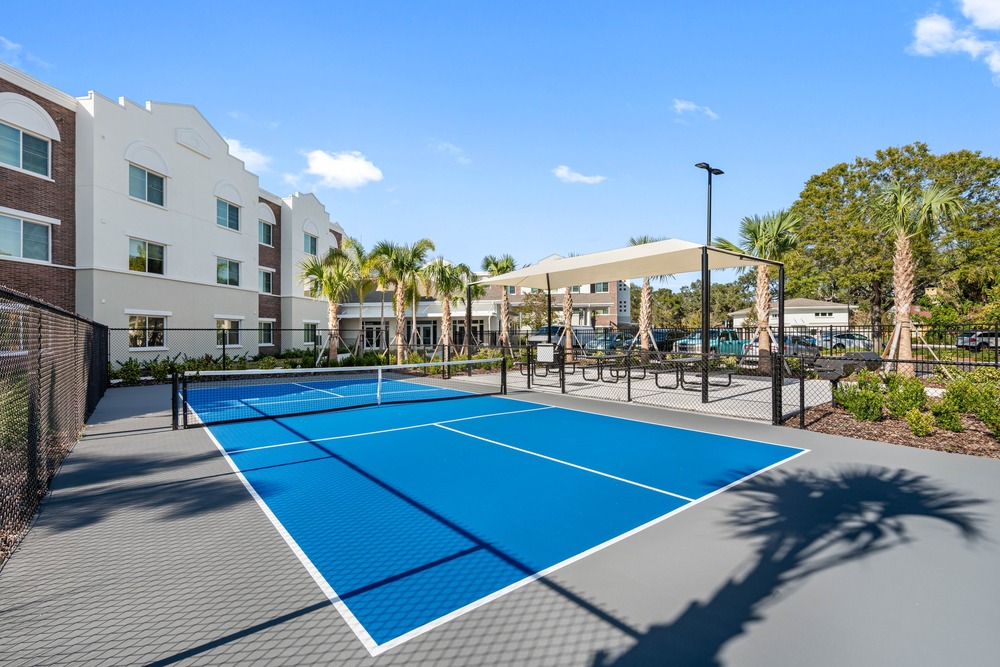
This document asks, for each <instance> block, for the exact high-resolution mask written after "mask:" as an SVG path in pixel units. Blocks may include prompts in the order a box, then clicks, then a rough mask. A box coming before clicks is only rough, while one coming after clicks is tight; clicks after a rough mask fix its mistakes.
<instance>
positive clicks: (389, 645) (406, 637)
mask: <svg viewBox="0 0 1000 667" xmlns="http://www.w3.org/2000/svg"><path fill="white" fill-rule="evenodd" d="M764 444H768V443H764ZM810 451H812V450H809V449H801V448H799V452H798V453H797V454H792V455H791V456H789V457H788V458H786V459H782V460H781V461H778V462H776V463H772V464H771V465H769V466H767V467H766V468H761V469H760V470H757V471H755V472H752V473H750V474H749V475H746V476H744V477H741V478H740V479H738V480H736V481H734V482H732V483H730V484H728V485H726V486H724V487H722V488H720V489H716V490H715V491H712V492H711V493H708V494H706V495H704V496H701V497H700V498H698V499H696V500H693V501H691V502H689V503H685V504H683V505H681V506H680V507H678V508H677V509H674V510H671V511H670V512H667V513H666V514H664V515H662V516H658V517H656V518H655V519H651V520H650V521H647V522H646V523H644V524H642V525H639V526H636V527H635V528H633V529H632V530H629V531H627V532H624V533H622V534H621V535H618V536H617V537H613V538H611V539H609V540H607V541H605V542H602V543H601V544H597V545H594V546H593V547H591V548H590V549H587V550H586V551H582V552H580V553H579V554H577V555H575V556H571V557H569V558H567V559H566V560H563V561H560V562H558V563H555V564H554V565H550V566H549V567H547V568H545V569H544V570H540V571H538V572H536V573H535V574H532V575H529V576H527V577H525V578H524V579H521V580H519V581H515V582H514V583H512V584H510V585H508V586H506V587H504V588H501V589H500V590H497V591H494V592H493V593H490V594H489V595H487V596H484V597H482V598H479V599H478V600H475V601H473V602H470V603H469V604H467V605H465V606H464V607H460V608H458V609H456V610H454V611H452V612H449V613H447V614H445V615H444V616H441V617H439V618H436V619H434V620H433V621H429V622H427V623H425V624H424V625H421V626H419V627H416V628H414V629H413V630H410V631H409V632H406V633H404V634H402V635H400V636H398V637H395V638H394V639H390V640H389V641H387V642H385V643H384V644H378V645H377V646H378V652H377V653H372V656H373V657H374V656H377V655H381V654H382V653H384V652H386V651H388V650H390V649H393V648H395V647H397V646H400V645H402V644H404V643H406V642H408V641H410V640H411V639H416V638H417V637H419V636H420V635H422V634H424V633H427V632H430V631H431V630H434V629H436V628H439V627H441V626H442V625H445V624H446V623H449V622H451V621H453V620H455V619H457V618H459V617H460V616H464V615H465V614H467V613H469V612H471V611H475V610H476V609H478V608H479V607H482V606H485V605H487V604H489V603H490V602H493V601H494V600H497V599H499V598H501V597H503V596H504V595H507V594H508V593H513V592H514V591H515V590H517V589H519V588H521V587H523V586H527V585H528V584H530V583H532V582H535V581H538V580H539V579H543V578H545V577H547V576H548V575H550V574H552V573H553V572H556V571H558V570H561V569H562V568H564V567H568V566H569V565H572V564H573V563H575V562H577V561H579V560H583V559H584V558H586V557H588V556H591V555H593V554H595V553H597V552H599V551H603V550H604V549H606V548H608V547H610V546H613V545H615V544H617V543H618V542H621V541H623V540H626V539H628V538H629V537H632V536H633V535H636V534H638V533H640V532H642V531H644V530H646V529H647V528H652V527H653V526H655V525H656V524H658V523H662V522H663V521H666V520H667V519H670V518H672V517H673V516H675V515H677V514H679V513H681V512H683V511H684V510H687V509H690V508H692V507H694V506H695V505H698V504H700V503H702V502H704V501H706V500H708V499H710V498H712V497H713V496H716V495H718V494H720V493H722V492H723V491H726V490H728V489H730V488H732V487H733V486H736V485H739V484H742V483H743V482H746V481H748V480H750V479H753V478H754V477H756V476H758V475H762V474H764V473H765V472H767V471H769V470H772V469H774V468H777V467H778V466H781V465H784V464H786V463H788V462H789V461H792V460H793V459H796V458H798V457H800V456H802V455H804V454H808V453H809V452H810ZM369 652H371V651H369Z"/></svg>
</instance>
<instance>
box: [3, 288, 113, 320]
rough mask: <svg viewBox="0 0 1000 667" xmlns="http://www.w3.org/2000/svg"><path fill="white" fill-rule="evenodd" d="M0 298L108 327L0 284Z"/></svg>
mask: <svg viewBox="0 0 1000 667" xmlns="http://www.w3.org/2000/svg"><path fill="white" fill-rule="evenodd" d="M0 298H6V299H10V300H11V301H16V302H18V303H22V304H24V305H27V306H30V307H33V308H39V309H41V310H45V311H48V312H50V313H53V314H55V315H60V316H62V317H69V318H71V319H74V320H76V321H78V322H83V323H84V324H89V325H91V326H94V327H101V328H105V329H107V325H104V324H101V323H100V322H95V321H94V320H91V319H87V318H86V317H84V316H83V315H77V314H76V313H71V312H70V311H68V310H63V309H62V308H60V307H59V306H53V305H52V304H51V303H46V302H44V301H40V300H39V299H36V298H34V297H32V296H28V295H27V294H23V293H21V292H16V291H14V290H12V289H10V288H7V287H4V286H2V285H0Z"/></svg>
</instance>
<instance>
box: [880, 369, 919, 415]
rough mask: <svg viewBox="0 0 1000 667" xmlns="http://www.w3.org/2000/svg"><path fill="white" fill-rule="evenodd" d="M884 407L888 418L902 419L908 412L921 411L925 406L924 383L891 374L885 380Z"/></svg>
mask: <svg viewBox="0 0 1000 667" xmlns="http://www.w3.org/2000/svg"><path fill="white" fill-rule="evenodd" d="M885 386H886V389H887V390H888V391H887V393H886V397H885V407H886V410H887V411H888V412H889V416H890V417H896V418H899V417H902V416H903V415H905V414H906V413H908V412H909V411H910V410H913V409H917V410H922V409H923V408H924V406H926V405H927V394H926V393H925V392H924V383H923V382H921V381H920V380H918V379H917V378H909V377H903V376H901V375H898V374H897V373H891V374H889V376H887V378H886V385H885Z"/></svg>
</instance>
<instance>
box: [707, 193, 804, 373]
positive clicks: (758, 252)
mask: <svg viewBox="0 0 1000 667" xmlns="http://www.w3.org/2000/svg"><path fill="white" fill-rule="evenodd" d="M799 224H800V219H799V217H798V216H797V215H795V214H793V213H790V212H788V211H786V210H780V211H777V212H773V213H768V214H767V215H764V216H759V215H752V216H747V217H745V218H743V220H742V221H741V222H740V238H739V244H738V245H737V244H735V243H733V242H732V241H728V240H726V239H724V238H719V237H716V239H715V245H716V246H718V247H719V248H722V249H723V250H730V251H732V252H739V253H747V254H749V255H751V256H753V257H760V258H761V259H769V260H772V261H775V262H781V261H783V260H784V258H785V257H786V256H787V255H788V253H789V252H791V251H792V250H793V249H794V248H795V247H796V246H797V245H798V242H799V237H798V230H799ZM769 269H770V266H769V265H767V264H758V265H757V306H756V311H757V341H758V349H759V350H760V357H759V362H758V367H759V368H760V369H761V370H762V371H766V370H768V369H770V367H771V362H770V359H771V356H770V354H771V329H770V328H769V327H768V322H769V320H770V315H771V275H770V272H769Z"/></svg>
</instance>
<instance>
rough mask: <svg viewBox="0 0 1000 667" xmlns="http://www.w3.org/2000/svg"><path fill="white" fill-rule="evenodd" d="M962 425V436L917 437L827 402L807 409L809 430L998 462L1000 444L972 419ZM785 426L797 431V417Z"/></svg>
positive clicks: (903, 426) (893, 423)
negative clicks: (856, 415) (854, 415)
mask: <svg viewBox="0 0 1000 667" xmlns="http://www.w3.org/2000/svg"><path fill="white" fill-rule="evenodd" d="M962 425H963V426H965V430H964V431H963V432H961V433H952V432H951V431H945V430H944V429H940V428H935V429H934V432H933V433H931V434H930V435H929V436H926V437H919V436H916V435H913V432H912V431H910V425H909V424H907V423H906V421H904V420H902V419H890V418H889V417H882V419H880V420H878V421H875V422H863V421H859V420H857V419H855V418H854V417H853V416H851V415H850V414H849V413H848V412H845V411H844V410H842V409H840V408H834V407H832V406H831V405H830V404H829V403H826V404H824V405H818V406H816V407H814V408H809V409H808V410H806V428H807V429H808V430H810V431H817V432H819V433H829V434H831V435H843V436H847V437H850V438H861V439H864V440H876V441H878V442H888V443H891V444H894V445H904V446H906V447H916V448H918V449H934V450H937V451H939V452H954V453H958V454H968V455H969V456H982V457H985V458H989V459H1000V441H998V440H997V439H996V438H995V437H994V436H993V433H992V432H991V431H990V429H989V428H988V427H987V426H986V425H985V424H984V423H982V422H981V421H979V420H978V419H976V418H975V417H970V416H969V415H963V416H962ZM785 426H788V427H791V428H798V426H799V419H798V417H793V418H792V419H790V420H788V421H787V422H785Z"/></svg>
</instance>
